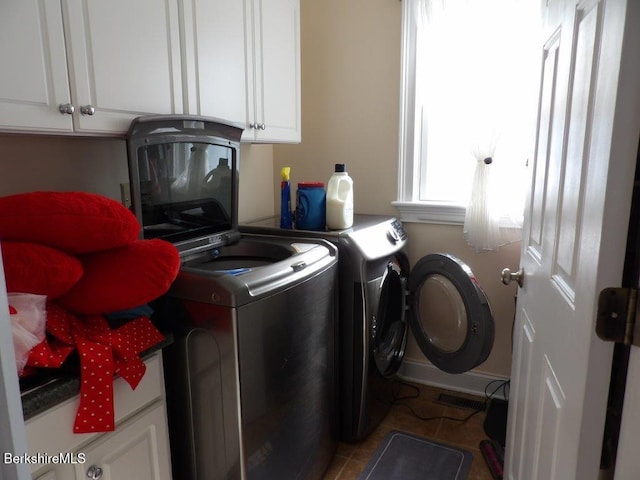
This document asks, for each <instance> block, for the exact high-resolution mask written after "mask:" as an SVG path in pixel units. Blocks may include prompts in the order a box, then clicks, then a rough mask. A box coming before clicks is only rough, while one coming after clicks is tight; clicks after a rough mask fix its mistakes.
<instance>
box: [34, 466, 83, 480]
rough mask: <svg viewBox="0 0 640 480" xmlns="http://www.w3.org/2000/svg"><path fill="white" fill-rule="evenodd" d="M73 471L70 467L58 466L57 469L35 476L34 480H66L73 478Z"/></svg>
mask: <svg viewBox="0 0 640 480" xmlns="http://www.w3.org/2000/svg"><path fill="white" fill-rule="evenodd" d="M72 472H73V470H72V468H71V466H70V465H57V466H55V468H53V467H52V468H51V469H49V470H46V471H45V472H41V473H38V474H37V475H34V476H33V477H32V478H33V480H64V479H65V478H71V475H72V474H73V473H72Z"/></svg>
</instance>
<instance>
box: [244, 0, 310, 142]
mask: <svg viewBox="0 0 640 480" xmlns="http://www.w3.org/2000/svg"><path fill="white" fill-rule="evenodd" d="M253 33H254V39H253V49H252V56H253V58H254V74H255V82H254V84H253V85H250V88H251V87H253V88H254V91H253V95H254V98H255V109H256V110H255V118H256V120H255V122H256V123H257V124H258V128H254V129H253V130H254V131H255V139H256V140H257V141H273V142H299V141H300V138H301V133H300V132H301V128H300V0H253Z"/></svg>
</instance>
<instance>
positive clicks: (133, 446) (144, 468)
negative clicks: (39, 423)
mask: <svg viewBox="0 0 640 480" xmlns="http://www.w3.org/2000/svg"><path fill="white" fill-rule="evenodd" d="M166 424H167V420H166V415H165V411H164V404H163V403H158V404H156V405H155V406H153V407H150V408H149V409H147V410H146V411H145V412H143V413H141V414H139V415H136V416H135V417H134V418H132V419H131V420H130V421H128V422H126V423H125V424H124V425H121V426H120V427H118V428H117V429H116V431H115V432H113V433H111V434H109V435H105V436H104V437H101V438H100V439H99V440H97V441H95V442H93V443H91V444H89V445H87V446H86V447H85V448H84V449H83V453H84V454H85V455H86V459H85V460H86V461H85V463H84V464H82V465H80V464H76V465H74V471H75V477H73V478H75V479H77V480H86V479H87V478H93V479H101V480H119V479H129V478H131V479H134V478H135V479H136V480H171V467H170V463H169V443H168V440H169V438H168V432H167V426H166Z"/></svg>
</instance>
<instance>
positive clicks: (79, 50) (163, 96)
mask: <svg viewBox="0 0 640 480" xmlns="http://www.w3.org/2000/svg"><path fill="white" fill-rule="evenodd" d="M64 5H65V11H64V13H65V29H66V31H67V32H68V38H67V50H68V52H69V55H68V61H69V76H70V81H71V91H72V97H73V100H74V105H75V106H76V113H75V114H74V126H75V130H76V131H78V132H115V133H124V132H126V131H127V129H128V128H129V124H130V122H131V120H132V119H133V118H135V117H137V116H139V115H145V114H175V113H182V69H181V63H180V38H179V22H178V7H177V2H171V1H161V0H136V1H135V2H131V1H128V0H110V1H108V2H105V1H102V0H64Z"/></svg>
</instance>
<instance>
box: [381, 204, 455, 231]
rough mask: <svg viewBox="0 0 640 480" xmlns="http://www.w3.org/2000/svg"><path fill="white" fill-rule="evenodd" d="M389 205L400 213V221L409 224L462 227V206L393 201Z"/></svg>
mask: <svg viewBox="0 0 640 480" xmlns="http://www.w3.org/2000/svg"><path fill="white" fill-rule="evenodd" d="M391 204H392V205H393V206H394V207H396V208H397V209H398V211H399V212H400V220H401V221H403V222H411V223H437V224H443V225H464V217H465V213H466V208H465V207H463V206H462V205H457V204H451V203H434V202H429V203H427V202H404V201H400V200H398V201H395V202H391Z"/></svg>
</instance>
